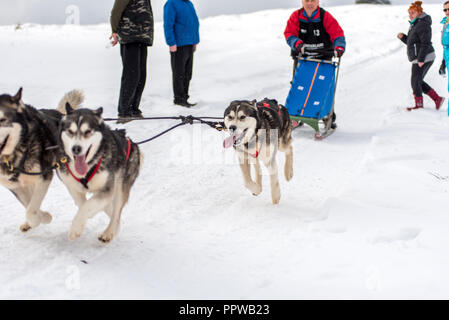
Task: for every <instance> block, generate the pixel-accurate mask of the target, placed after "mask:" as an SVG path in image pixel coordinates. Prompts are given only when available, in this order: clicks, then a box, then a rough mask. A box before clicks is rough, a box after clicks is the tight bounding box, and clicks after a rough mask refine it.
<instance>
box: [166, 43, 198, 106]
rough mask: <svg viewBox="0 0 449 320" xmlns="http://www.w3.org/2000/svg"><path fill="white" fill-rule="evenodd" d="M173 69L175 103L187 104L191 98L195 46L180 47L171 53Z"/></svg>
mask: <svg viewBox="0 0 449 320" xmlns="http://www.w3.org/2000/svg"><path fill="white" fill-rule="evenodd" d="M170 54H171V69H172V73H173V93H174V96H175V101H174V102H175V103H180V102H186V101H187V99H188V98H189V85H190V80H191V79H192V68H193V46H192V45H189V46H182V47H178V50H177V51H176V52H171V53H170Z"/></svg>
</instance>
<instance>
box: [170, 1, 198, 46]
mask: <svg viewBox="0 0 449 320" xmlns="http://www.w3.org/2000/svg"><path fill="white" fill-rule="evenodd" d="M199 27H200V22H199V20H198V16H197V15H196V12H195V8H194V7H193V3H192V2H191V1H189V0H168V1H167V2H166V3H165V5H164V33H165V41H166V42H167V44H168V45H169V46H174V45H177V46H178V47H181V46H187V45H192V44H197V43H199V42H200V33H199Z"/></svg>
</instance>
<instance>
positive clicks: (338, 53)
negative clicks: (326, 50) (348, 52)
mask: <svg viewBox="0 0 449 320" xmlns="http://www.w3.org/2000/svg"><path fill="white" fill-rule="evenodd" d="M343 53H345V49H344V48H343V47H335V55H336V56H337V57H338V58H340V57H341V56H342V55H343Z"/></svg>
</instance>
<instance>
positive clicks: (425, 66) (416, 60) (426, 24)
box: [398, 1, 444, 111]
mask: <svg viewBox="0 0 449 320" xmlns="http://www.w3.org/2000/svg"><path fill="white" fill-rule="evenodd" d="M421 4H422V1H415V2H414V3H412V5H411V6H410V7H409V9H408V14H409V17H410V29H409V31H408V34H407V35H406V34H404V33H399V34H398V38H399V39H400V40H401V41H402V42H404V43H405V44H406V45H407V56H408V59H409V61H410V62H411V63H412V78H411V84H412V89H413V96H414V98H415V106H414V107H408V108H407V110H408V111H411V110H415V109H420V108H423V107H424V106H423V96H422V94H423V92H424V93H425V94H427V95H428V96H429V97H430V98H431V99H432V100H433V101H434V102H435V107H436V109H437V110H438V109H439V108H440V107H441V105H442V104H443V101H444V98H442V97H440V96H439V95H438V94H437V93H436V92H435V90H433V89H432V88H431V87H430V86H429V85H428V84H427V83H426V82H425V81H424V77H425V76H426V74H427V71H429V68H430V66H431V65H432V64H433V61H434V60H435V50H434V48H433V46H432V42H431V39H432V29H431V25H432V19H431V18H430V16H429V15H427V14H426V13H425V12H423V8H422V7H421Z"/></svg>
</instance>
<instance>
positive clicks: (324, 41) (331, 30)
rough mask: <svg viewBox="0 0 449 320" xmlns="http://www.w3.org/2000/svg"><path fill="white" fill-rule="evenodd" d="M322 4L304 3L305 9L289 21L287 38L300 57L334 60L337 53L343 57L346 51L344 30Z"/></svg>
mask: <svg viewBox="0 0 449 320" xmlns="http://www.w3.org/2000/svg"><path fill="white" fill-rule="evenodd" d="M319 4H320V2H319V0H302V5H303V7H302V8H301V9H299V10H296V11H295V12H293V13H292V15H291V16H290V19H289V20H288V22H287V27H286V28H285V32H284V36H285V39H286V40H287V43H288V45H289V46H290V47H291V48H292V50H293V51H294V52H296V54H298V53H301V54H302V55H306V56H315V57H316V58H319V59H326V60H330V59H331V58H332V56H333V55H334V51H335V53H336V55H337V56H338V57H341V56H342V55H343V53H344V52H345V48H346V40H345V34H344V32H343V29H342V28H341V27H340V25H339V24H338V22H337V20H335V18H334V17H333V16H332V15H331V14H330V13H329V12H327V11H325V10H324V9H323V8H320V7H319ZM305 49H306V50H305Z"/></svg>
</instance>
